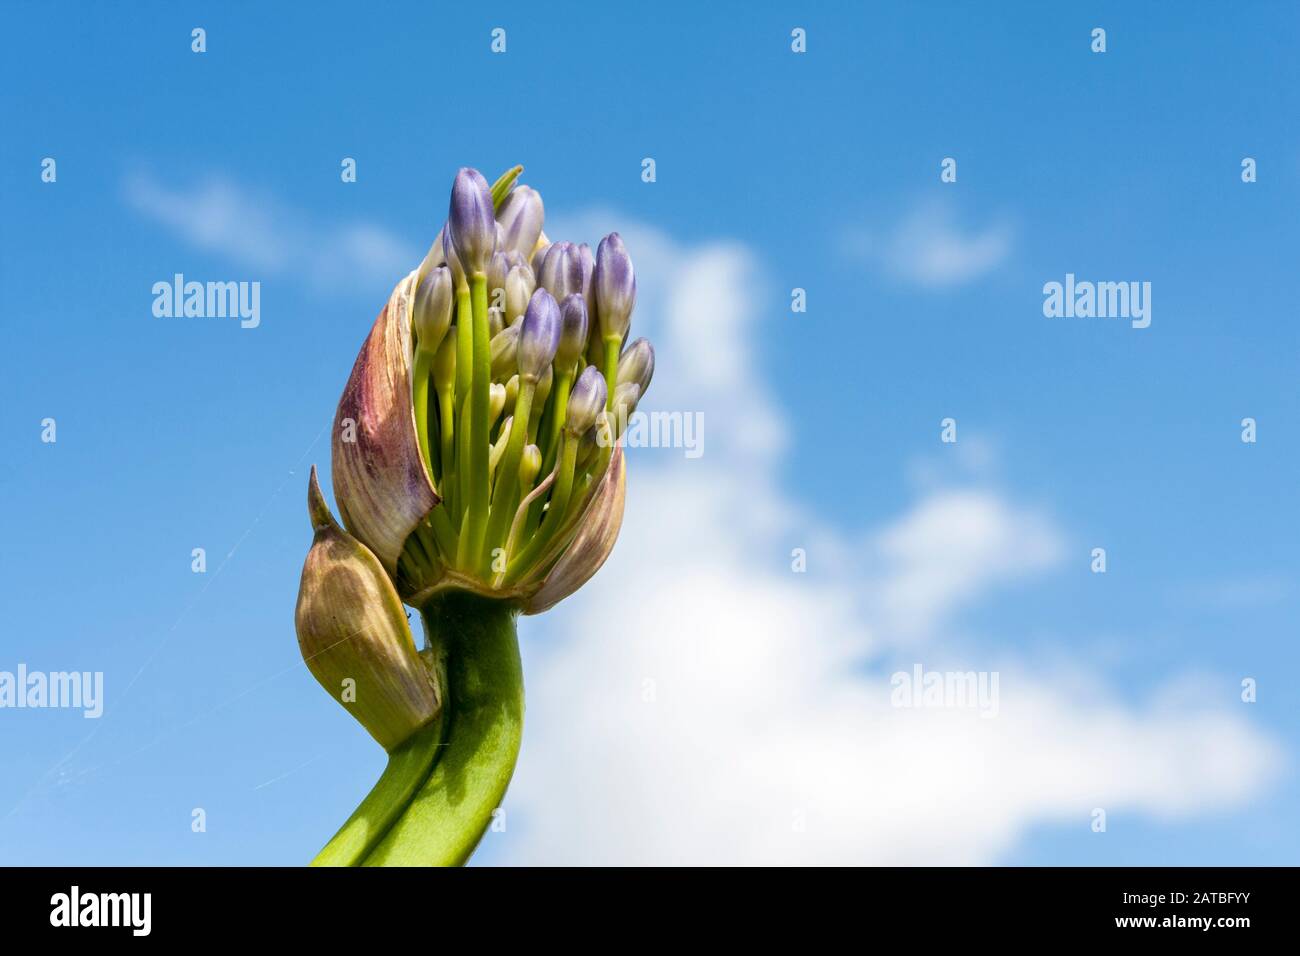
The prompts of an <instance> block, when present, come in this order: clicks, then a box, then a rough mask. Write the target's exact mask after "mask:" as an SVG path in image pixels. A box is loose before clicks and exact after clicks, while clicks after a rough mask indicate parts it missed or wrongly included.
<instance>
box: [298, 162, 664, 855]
mask: <svg viewBox="0 0 1300 956" xmlns="http://www.w3.org/2000/svg"><path fill="white" fill-rule="evenodd" d="M521 171H522V167H515V168H514V169H512V170H510V171H509V172H507V173H506V174H505V175H503V176H502V177H501V178H500V179H498V180H497V181H496V183H494V184H492V185H491V186H489V185H488V183H487V182H486V180H484V179H483V177H482V176H481V175H479V174H478V173H477V172H476V171H475V170H472V169H462V170H461V171H460V172H459V173H458V174H457V176H456V179H455V183H454V185H453V188H452V197H451V204H450V210H449V214H448V220H447V223H446V225H444V226H443V228H442V230H441V231H440V233H439V235H438V238H437V239H436V240H435V241H434V243H433V246H432V248H431V249H430V250H429V253H428V255H426V256H425V258H424V261H423V262H422V263H420V265H419V266H418V267H417V268H416V269H415V270H414V271H412V272H411V273H410V274H409V275H407V276H406V277H405V278H404V279H402V280H401V281H400V282H398V283H397V286H396V288H395V289H394V290H393V293H392V295H391V296H390V297H389V300H388V303H387V305H385V307H384V308H383V310H382V311H381V312H380V314H379V318H378V319H377V320H376V321H375V324H374V326H373V327H372V328H371V331H370V334H369V336H368V337H367V338H366V341H365V342H364V344H363V345H362V348H361V352H360V354H359V355H358V356H357V360H356V363H355V365H354V366H353V369H352V374H351V376H350V377H349V379H348V382H347V385H346V387H345V388H344V390H343V395H342V398H341V399H340V401H339V405H338V409H337V411H336V416H335V427H334V437H333V444H332V458H333V469H332V470H333V483H334V494H335V499H336V501H337V504H338V511H339V514H340V516H341V518H342V524H341V525H340V523H339V522H337V521H335V520H334V518H333V516H332V515H331V514H330V511H329V508H328V505H327V504H326V503H325V499H324V496H323V495H322V493H321V491H320V487H319V485H318V483H317V481H316V473H315V469H314V468H313V469H312V478H311V482H310V488H309V496H308V498H309V501H308V506H309V514H310V517H311V521H312V527H313V528H314V529H315V540H314V542H313V544H312V548H311V550H310V552H309V553H308V557H307V561H306V564H305V565H304V568H303V575H302V584H301V588H300V592H299V597H298V611H297V615H296V624H297V630H298V639H299V645H300V647H301V649H302V654H303V659H304V660H305V661H306V662H307V665H308V667H309V668H310V670H311V672H312V674H313V675H315V677H316V678H317V680H318V681H320V683H321V685H322V686H323V687H324V688H325V689H326V690H327V691H328V692H329V693H330V694H331V695H332V696H334V697H335V698H336V699H337V700H339V701H340V703H341V704H342V705H343V706H345V707H346V708H347V709H348V710H349V712H351V713H352V714H353V716H354V717H356V719H357V720H358V721H360V722H361V724H362V725H363V726H364V727H365V728H366V730H367V731H369V732H370V734H371V735H372V736H373V737H374V738H375V739H376V740H377V741H378V742H379V743H380V745H381V746H383V747H384V749H385V750H386V751H387V752H388V755H389V759H388V766H387V767H386V769H385V771H384V773H383V775H382V776H381V777H380V780H379V781H378V783H376V784H375V786H374V787H373V788H372V790H371V791H370V793H369V795H367V796H366V798H365V799H364V800H363V801H362V803H361V805H360V806H358V807H357V810H356V812H354V813H353V814H352V816H351V817H350V818H349V819H348V820H347V821H346V822H345V823H344V825H343V827H342V828H341V829H340V830H339V832H338V833H337V834H336V835H335V836H334V838H333V839H332V840H330V842H329V843H328V844H327V845H326V846H325V848H324V849H323V850H322V851H321V853H320V854H319V855H318V856H317V857H316V859H315V860H314V861H313V863H314V864H316V865H349V866H355V865H453V864H460V863H464V862H465V861H466V860H467V859H468V858H469V856H470V854H471V853H472V852H473V850H474V848H475V847H476V846H477V845H478V841H479V840H480V839H481V837H482V835H483V833H484V832H485V831H486V829H487V827H488V825H489V824H490V823H491V820H492V815H493V813H494V811H495V810H496V809H497V807H498V806H499V805H500V803H501V800H502V798H503V797H504V795H505V790H506V787H507V785H508V784H509V781H510V777H511V775H512V773H513V772H514V765H515V759H516V757H517V755H518V752H519V744H520V740H521V735H522V731H523V710H524V699H523V675H522V669H521V667H520V662H519V648H518V641H517V636H516V622H517V619H518V617H519V616H520V615H529V614H536V613H539V612H541V611H544V610H546V609H547V608H550V607H552V606H554V605H555V604H556V603H558V602H559V601H561V600H563V599H564V598H565V597H568V596H569V595H570V594H572V593H573V592H575V591H576V590H578V588H580V587H581V586H582V585H583V584H585V583H586V582H587V581H588V580H589V579H590V578H591V576H592V575H594V574H595V573H596V571H597V570H599V568H600V566H601V565H602V564H603V563H604V562H605V559H606V558H607V557H608V556H609V553H610V551H611V550H612V549H613V546H614V542H615V540H616V539H617V537H618V531H619V527H620V526H621V524H622V520H623V501H624V488H625V483H626V465H625V462H624V457H623V449H622V446H621V444H620V443H618V442H617V441H615V440H614V439H615V438H616V437H617V436H618V435H619V434H620V433H621V427H622V425H623V422H622V421H620V418H621V417H623V416H625V415H626V412H627V411H628V410H629V408H632V407H635V405H636V403H637V402H638V401H639V400H640V398H641V396H642V395H644V392H645V389H646V388H647V387H648V385H649V380H650V376H651V374H652V373H653V369H654V353H653V350H652V349H651V348H650V344H649V343H648V342H646V341H645V340H644V339H641V340H638V341H637V342H636V343H634V344H633V345H632V346H631V347H630V348H629V349H627V350H623V349H622V343H623V341H625V339H626V336H627V328H628V324H629V321H630V314H631V309H632V302H633V299H634V296H635V280H634V279H633V278H632V271H631V269H632V267H631V260H630V258H628V256H627V253H626V250H625V249H624V248H623V244H622V241H621V240H620V239H618V237H617V236H616V235H615V236H611V237H607V238H606V240H605V241H604V242H602V243H601V247H600V248H601V252H600V253H599V254H598V255H597V256H596V257H593V256H592V254H591V250H590V247H588V246H586V245H574V244H573V243H568V242H562V243H555V244H552V243H551V242H550V240H549V239H548V238H547V237H546V234H545V232H543V230H542V226H543V205H542V199H541V196H540V194H538V193H537V192H536V191H535V190H533V189H530V188H529V187H527V186H516V185H515V181H516V179H517V178H518V175H519V173H520V172H521ZM602 290H603V291H602ZM602 296H603V304H602V302H600V301H597V300H601V299H602ZM602 308H603V310H604V311H603V313H602V311H601V309H602ZM589 316H591V318H590V319H589ZM597 317H599V318H597ZM620 413H621V414H620ZM403 604H405V605H409V606H411V607H413V608H415V609H417V610H418V611H419V613H420V615H421V617H422V619H423V623H424V634H425V646H424V648H423V649H422V650H419V651H417V650H416V648H415V642H414V640H413V639H412V637H411V632H410V629H409V627H408V625H407V620H406V614H405V611H404V609H403Z"/></svg>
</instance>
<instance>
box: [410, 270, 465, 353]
mask: <svg viewBox="0 0 1300 956" xmlns="http://www.w3.org/2000/svg"><path fill="white" fill-rule="evenodd" d="M454 296H455V292H454V290H453V289H452V287H451V270H450V269H448V268H447V267H446V266H438V268H436V269H434V270H433V271H431V272H430V273H429V274H428V275H427V276H425V277H424V281H423V282H421V283H420V285H419V287H418V288H417V289H416V290H415V303H414V305H413V307H412V313H413V314H412V318H411V324H412V325H414V326H415V338H416V341H415V346H416V348H418V349H422V350H423V351H425V352H428V353H429V354H430V355H433V354H434V353H435V352H436V351H437V350H438V346H439V345H440V344H441V343H442V338H443V336H444V335H446V334H447V329H448V328H449V327H450V326H451V306H452V299H453V298H454Z"/></svg>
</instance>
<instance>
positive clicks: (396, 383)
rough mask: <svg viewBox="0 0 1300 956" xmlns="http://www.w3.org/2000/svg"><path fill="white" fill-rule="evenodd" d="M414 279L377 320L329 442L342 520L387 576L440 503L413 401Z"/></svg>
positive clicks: (403, 284) (405, 283)
mask: <svg viewBox="0 0 1300 956" xmlns="http://www.w3.org/2000/svg"><path fill="white" fill-rule="evenodd" d="M411 284H412V283H411V281H408V280H403V281H402V282H400V283H398V285H397V288H396V289H394V290H393V294H392V297H391V298H390V299H389V300H388V304H387V305H385V306H384V309H383V311H382V312H380V313H379V318H378V319H376V320H375V324H374V326H373V328H371V330H370V335H369V336H368V337H367V338H366V341H365V344H364V345H362V347H361V352H360V353H359V354H358V355H357V360H356V363H355V364H354V365H353V367H352V374H351V376H350V377H349V378H348V383H347V385H346V386H345V387H344V389H343V396H342V397H341V398H340V399H339V405H338V411H337V412H336V413H335V417H334V430H333V441H332V458H333V465H332V471H333V478H334V497H335V498H336V499H337V501H338V506H339V515H340V516H341V517H342V518H343V524H344V526H345V527H346V528H347V529H348V531H349V533H351V534H352V535H353V536H354V537H356V538H357V539H358V540H360V541H361V543H362V544H364V545H365V546H366V547H368V548H369V549H370V550H371V551H372V552H374V554H375V556H376V557H378V558H379V560H380V561H381V562H382V563H383V565H384V568H385V569H386V570H387V571H388V573H389V574H390V575H396V573H397V559H398V557H399V556H400V555H401V553H402V548H403V547H404V546H405V544H406V539H407V538H408V537H409V536H410V534H411V532H412V531H414V530H415V528H416V527H417V526H418V525H419V524H420V522H421V521H423V520H424V519H425V517H427V516H428V514H429V512H430V510H432V509H433V508H434V507H435V506H436V505H437V504H438V502H439V500H440V499H439V497H438V495H437V493H436V492H435V491H434V487H433V482H432V479H431V478H430V475H429V471H428V468H427V467H426V465H425V463H424V457H423V456H422V455H421V454H420V445H419V442H418V441H417V439H416V436H415V409H414V407H413V406H412V405H411V360H412V354H411V318H410V314H409V307H410V301H411V291H410V290H411Z"/></svg>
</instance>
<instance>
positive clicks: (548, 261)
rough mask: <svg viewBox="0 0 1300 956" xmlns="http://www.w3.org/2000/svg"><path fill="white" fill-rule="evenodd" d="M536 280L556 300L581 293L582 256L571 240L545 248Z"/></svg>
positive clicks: (559, 300) (560, 300)
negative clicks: (544, 256)
mask: <svg viewBox="0 0 1300 956" xmlns="http://www.w3.org/2000/svg"><path fill="white" fill-rule="evenodd" d="M537 282H538V284H539V285H541V287H542V288H543V289H545V290H546V291H547V292H549V293H551V295H553V296H554V297H555V300H556V301H557V302H562V301H564V299H565V298H566V297H567V296H569V295H571V294H572V293H574V292H577V293H579V294H581V293H582V257H581V255H580V254H579V252H578V247H577V246H575V245H574V244H573V243H571V242H557V243H556V244H555V245H553V246H551V248H550V249H549V250H547V253H546V258H545V259H544V260H543V261H542V271H541V272H540V273H538V276H537Z"/></svg>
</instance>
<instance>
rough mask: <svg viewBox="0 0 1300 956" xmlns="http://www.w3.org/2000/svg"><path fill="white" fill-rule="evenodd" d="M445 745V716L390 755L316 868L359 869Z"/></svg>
mask: <svg viewBox="0 0 1300 956" xmlns="http://www.w3.org/2000/svg"><path fill="white" fill-rule="evenodd" d="M441 742H442V720H441V715H439V717H438V718H435V719H434V720H433V721H431V722H430V723H427V724H425V725H424V726H423V727H421V728H420V729H419V730H417V731H416V732H415V733H414V734H412V735H411V736H410V737H408V738H407V739H406V740H405V741H404V742H403V743H402V744H401V745H400V746H398V747H397V748H396V749H394V750H393V751H392V752H391V753H389V755H388V766H387V767H385V768H384V773H383V776H381V777H380V778H379V782H378V783H376V784H375V785H374V787H372V788H371V790H370V792H369V793H368V794H366V798H365V799H364V800H362V801H361V805H360V806H359V807H357V808H356V810H355V811H353V813H352V816H350V817H348V820H347V822H346V823H344V824H343V826H341V827H340V828H339V832H338V833H336V834H334V837H333V838H332V839H331V840H330V841H329V843H327V844H325V848H324V849H322V850H321V851H320V852H319V853H317V854H316V858H315V859H314V860H312V861H311V865H312V866H357V865H359V864H360V863H361V861H362V860H363V859H365V857H366V854H367V853H369V852H370V851H371V850H372V849H373V848H374V847H375V844H377V843H378V842H379V841H380V839H381V838H382V837H383V835H384V834H385V833H387V832H388V828H389V827H391V826H392V825H393V821H394V820H396V819H397V818H398V817H399V816H401V815H402V811H404V810H405V809H406V807H407V804H409V803H410V802H411V797H412V796H414V795H415V791H416V790H418V789H419V787H420V784H422V783H424V781H425V780H426V779H428V776H429V768H430V767H431V766H432V765H433V762H434V761H435V760H437V759H438V747H439V745H440V744H441Z"/></svg>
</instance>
